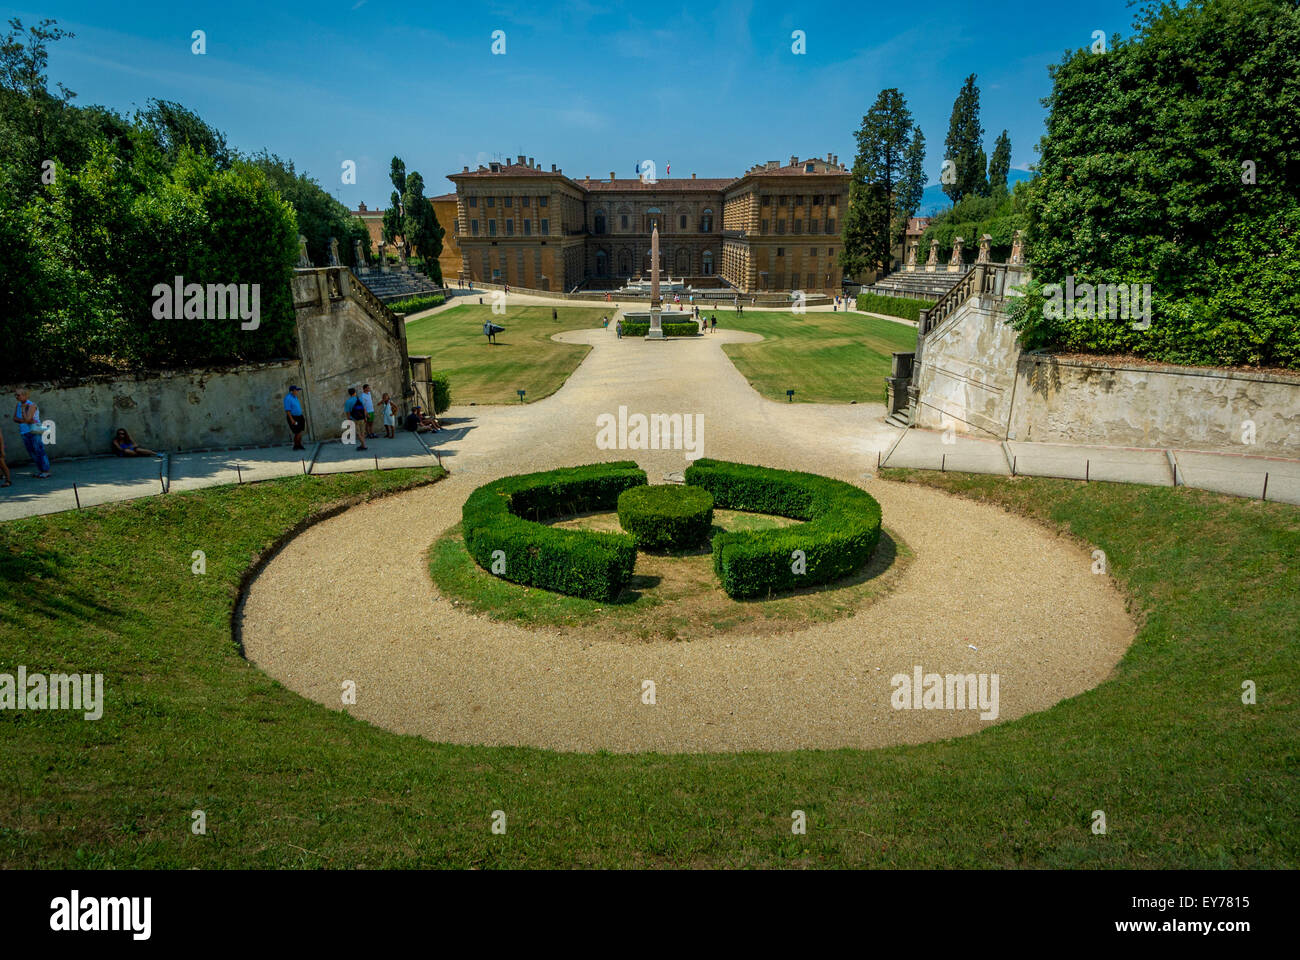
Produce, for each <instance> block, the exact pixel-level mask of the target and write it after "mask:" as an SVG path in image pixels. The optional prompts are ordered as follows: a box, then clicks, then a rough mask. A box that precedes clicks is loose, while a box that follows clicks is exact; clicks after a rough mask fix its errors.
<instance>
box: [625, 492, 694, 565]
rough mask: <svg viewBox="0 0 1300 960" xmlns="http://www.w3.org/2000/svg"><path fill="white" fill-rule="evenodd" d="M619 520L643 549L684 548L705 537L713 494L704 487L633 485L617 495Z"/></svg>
mask: <svg viewBox="0 0 1300 960" xmlns="http://www.w3.org/2000/svg"><path fill="white" fill-rule="evenodd" d="M618 523H619V526H621V527H622V528H623V529H624V530H626V531H627V532H628V533H630V534H632V536H633V537H635V538H636V545H637V547H638V548H640V549H642V550H687V549H690V548H691V547H696V546H699V545H700V544H701V543H703V542H704V541H705V540H707V539H708V536H709V530H710V529H711V528H712V527H713V495H712V494H711V493H709V491H707V490H705V489H704V488H703V487H678V486H670V485H662V486H654V487H632V488H631V489H629V490H624V491H623V492H622V493H620V494H619V495H618Z"/></svg>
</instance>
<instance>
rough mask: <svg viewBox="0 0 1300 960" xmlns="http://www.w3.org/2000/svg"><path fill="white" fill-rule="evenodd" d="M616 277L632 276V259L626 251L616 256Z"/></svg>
mask: <svg viewBox="0 0 1300 960" xmlns="http://www.w3.org/2000/svg"><path fill="white" fill-rule="evenodd" d="M618 275H619V276H620V277H630V276H632V257H631V255H630V254H629V253H628V252H627V251H626V250H624V251H623V252H622V253H620V254H619V255H618Z"/></svg>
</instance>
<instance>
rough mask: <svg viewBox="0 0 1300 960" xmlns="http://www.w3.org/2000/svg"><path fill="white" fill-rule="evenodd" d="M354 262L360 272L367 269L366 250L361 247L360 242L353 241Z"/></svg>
mask: <svg viewBox="0 0 1300 960" xmlns="http://www.w3.org/2000/svg"><path fill="white" fill-rule="evenodd" d="M352 262H353V263H355V264H356V265H357V269H358V270H364V269H365V267H366V250H365V248H364V247H363V246H361V241H360V240H353V241H352Z"/></svg>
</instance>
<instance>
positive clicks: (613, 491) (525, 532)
mask: <svg viewBox="0 0 1300 960" xmlns="http://www.w3.org/2000/svg"><path fill="white" fill-rule="evenodd" d="M645 483H646V475H645V471H644V470H642V469H640V468H639V467H637V465H636V463H634V462H633V461H631V460H621V461H617V462H614V463H596V464H590V465H588V466H582V467H566V468H564V469H561V470H549V471H546V472H543V473H527V474H521V475H518V476H511V477H502V478H501V479H499V480H494V481H492V482H491V483H488V484H484V485H483V486H481V487H479V488H478V489H477V490H475V491H474V492H473V493H471V494H470V495H469V498H468V499H467V500H466V501H465V505H464V507H462V508H461V526H462V529H463V531H464V535H465V548H466V549H467V550H468V551H469V553H470V556H472V557H473V558H474V560H475V562H476V563H477V564H478V565H479V566H480V567H482V568H483V569H484V570H488V571H492V572H493V573H496V574H497V575H498V576H500V577H502V578H504V579H506V580H511V581H513V582H515V583H522V584H526V585H528V586H533V587H541V588H543V589H545V590H555V591H557V592H559V593H566V594H569V595H571V596H575V597H586V598H587V599H590V600H613V599H614V598H615V597H617V596H618V594H619V593H620V592H621V591H622V590H623V588H624V587H625V586H626V585H627V582H628V581H629V580H630V579H631V577H632V568H633V566H634V564H635V563H636V543H635V540H634V539H633V538H632V537H631V536H630V535H629V534H626V533H596V532H594V531H587V530H560V529H556V528H555V527H548V526H545V525H544V524H541V523H537V522H535V521H536V520H539V519H542V518H544V517H550V516H555V515H557V514H560V513H581V512H584V511H589V510H613V509H614V508H615V506H616V504H617V503H618V496H619V494H620V493H622V492H623V491H624V490H627V489H628V488H630V487H638V486H644V485H645ZM528 517H532V518H533V519H531V520H530V519H527V518H528ZM498 550H500V551H501V555H498V556H496V557H495V558H494V556H493V554H495V553H496V551H498ZM494 559H495V560H496V561H498V563H497V565H496V567H495V569H494V566H493V563H494Z"/></svg>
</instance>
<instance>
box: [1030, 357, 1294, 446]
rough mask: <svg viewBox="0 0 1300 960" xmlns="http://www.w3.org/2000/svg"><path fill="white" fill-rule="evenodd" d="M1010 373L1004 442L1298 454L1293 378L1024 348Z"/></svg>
mask: <svg viewBox="0 0 1300 960" xmlns="http://www.w3.org/2000/svg"><path fill="white" fill-rule="evenodd" d="M1016 380H1017V383H1016V398H1015V404H1014V408H1013V410H1012V412H1011V417H1010V419H1009V421H1008V431H1007V432H1008V436H1009V438H1010V439H1012V440H1026V441H1033V440H1041V441H1048V442H1050V441H1058V442H1063V441H1069V442H1072V443H1101V444H1115V445H1121V446H1160V447H1166V446H1168V447H1183V448H1190V449H1202V450H1234V451H1237V452H1239V453H1251V454H1265V455H1271V456H1283V457H1300V379H1296V378H1288V377H1279V376H1272V375H1269V374H1263V373H1247V372H1239V371H1234V370H1214V369H1203V368H1197V367H1177V368H1170V367H1159V366H1139V367H1111V366H1105V365H1102V364H1099V363H1090V362H1080V361H1075V360H1058V359H1056V358H1054V357H1039V356H1030V355H1026V356H1024V357H1022V358H1021V359H1020V362H1019V363H1018V365H1017V370H1016ZM1248 421H1249V424H1253V425H1254V442H1253V443H1246V442H1243V437H1247V438H1248V437H1249V435H1250V434H1249V429H1248V428H1249V424H1248Z"/></svg>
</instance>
